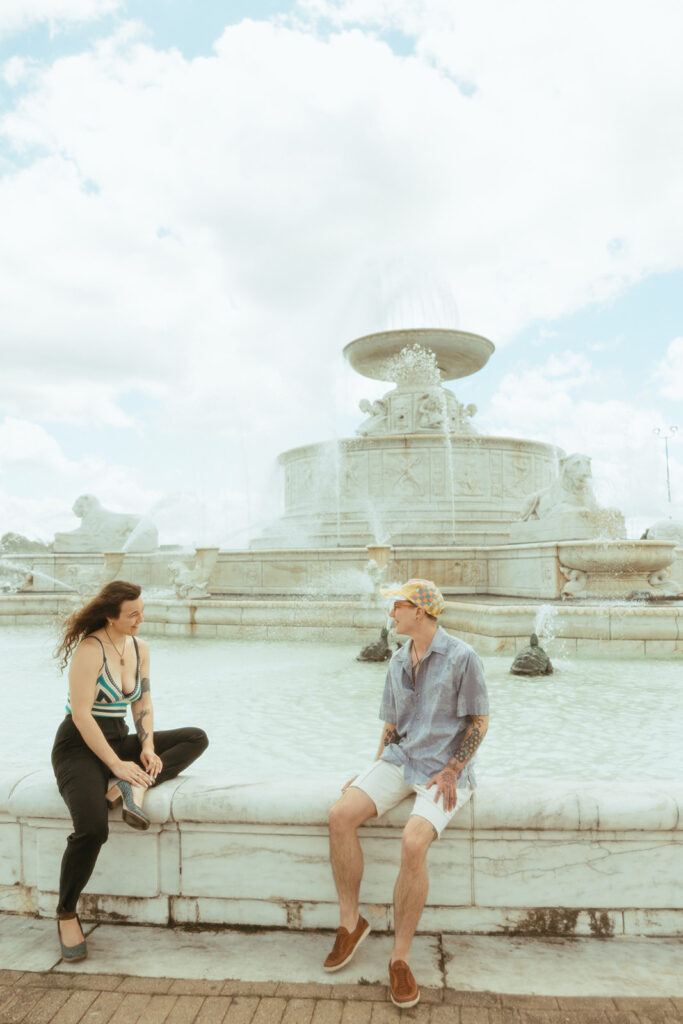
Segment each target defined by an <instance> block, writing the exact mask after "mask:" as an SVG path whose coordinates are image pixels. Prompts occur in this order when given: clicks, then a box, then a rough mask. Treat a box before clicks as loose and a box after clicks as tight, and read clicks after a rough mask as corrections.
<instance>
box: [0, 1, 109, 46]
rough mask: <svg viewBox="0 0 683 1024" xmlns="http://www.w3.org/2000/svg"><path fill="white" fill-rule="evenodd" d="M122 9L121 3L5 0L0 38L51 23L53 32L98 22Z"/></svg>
mask: <svg viewBox="0 0 683 1024" xmlns="http://www.w3.org/2000/svg"><path fill="white" fill-rule="evenodd" d="M121 7H122V0H2V5H0V38H1V37H2V36H3V35H12V34H13V33H16V32H21V31H23V30H24V29H27V28H29V27H30V26H31V25H33V24H35V23H36V22H48V24H49V25H50V27H51V28H52V29H55V28H56V27H57V26H59V25H60V24H62V23H64V22H84V21H95V20H97V19H98V18H101V17H103V15H105V14H111V13H112V11H117V10H119V9H120V8H121Z"/></svg>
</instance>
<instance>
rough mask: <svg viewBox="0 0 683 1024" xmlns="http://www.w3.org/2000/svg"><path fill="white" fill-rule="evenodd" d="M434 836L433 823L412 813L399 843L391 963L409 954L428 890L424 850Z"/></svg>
mask: <svg viewBox="0 0 683 1024" xmlns="http://www.w3.org/2000/svg"><path fill="white" fill-rule="evenodd" d="M435 838H436V831H435V829H434V826H433V825H432V823H431V822H430V821H427V819H426V818H421V817H419V815H417V814H414V815H411V817H410V818H408V823H407V825H406V827H405V828H404V829H403V838H402V842H401V870H400V871H399V873H398V878H397V879H396V885H395V886H394V948H393V950H392V951H391V962H392V963H393V962H394V960H405V962H406V963H408V960H409V957H410V944H411V942H412V941H413V936H414V934H415V931H416V929H417V925H418V922H419V920H420V917H421V915H422V911H423V909H424V905H425V901H426V899H427V891H428V889H429V876H428V874H427V852H428V850H429V847H430V846H431V845H432V842H433V841H434V839H435Z"/></svg>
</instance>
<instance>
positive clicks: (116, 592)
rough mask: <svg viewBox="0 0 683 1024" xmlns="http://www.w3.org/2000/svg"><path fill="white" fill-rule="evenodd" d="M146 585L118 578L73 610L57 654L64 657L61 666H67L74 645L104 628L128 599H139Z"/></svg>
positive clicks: (66, 623)
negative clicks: (86, 602)
mask: <svg viewBox="0 0 683 1024" xmlns="http://www.w3.org/2000/svg"><path fill="white" fill-rule="evenodd" d="M141 593H142V588H141V587H139V586H138V585H137V583H126V581H125V580H114V581H113V582H112V583H107V585H106V586H105V587H102V589H101V590H100V592H99V594H98V595H97V597H93V599H92V601H89V602H88V604H86V605H84V606H83V607H82V608H79V609H78V611H75V612H73V614H72V615H70V616H69V617H68V619H65V620H64V627H63V628H64V634H63V636H62V642H61V643H60V645H59V647H58V648H57V650H56V651H55V658H59V659H60V667H61V668H62V669H65V668H66V665H67V662H68V661H69V658H70V657H71V652H72V651H73V649H74V647H77V646H78V644H79V643H80V642H81V640H82V639H83V637H85V636H88V634H89V633H94V632H95V630H96V629H102V628H103V627H104V626H106V625H107V619H118V617H119V613H120V611H121V605H122V604H123V602H124V601H136V600H137V599H138V597H139V596H140V594H141Z"/></svg>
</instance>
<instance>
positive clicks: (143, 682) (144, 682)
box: [140, 676, 151, 695]
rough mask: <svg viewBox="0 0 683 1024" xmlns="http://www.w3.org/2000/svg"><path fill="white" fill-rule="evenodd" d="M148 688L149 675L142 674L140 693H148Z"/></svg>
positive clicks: (149, 687) (149, 688)
mask: <svg viewBox="0 0 683 1024" xmlns="http://www.w3.org/2000/svg"><path fill="white" fill-rule="evenodd" d="M150 690H151V686H150V684H149V677H148V676H143V677H142V679H141V681H140V694H141V695H142V694H143V693H149V691H150Z"/></svg>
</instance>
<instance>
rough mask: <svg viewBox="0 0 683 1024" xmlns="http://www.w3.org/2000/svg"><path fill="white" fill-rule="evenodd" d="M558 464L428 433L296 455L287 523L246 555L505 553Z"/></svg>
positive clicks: (288, 466) (534, 452) (502, 440)
mask: <svg viewBox="0 0 683 1024" xmlns="http://www.w3.org/2000/svg"><path fill="white" fill-rule="evenodd" d="M558 454H561V453H560V452H559V449H557V448H555V447H554V446H553V445H550V444H544V443H541V442H537V441H523V440H519V439H516V438H508V437H479V436H469V435H450V436H448V437H447V436H444V435H443V434H426V433H425V434H407V435H406V434H403V435H384V436H379V437H378V436H372V437H359V438H353V439H347V440H343V441H340V442H326V443H321V444H311V445H304V446H303V447H301V448H293V449H291V450H290V451H288V452H284V453H283V454H282V455H281V456H280V459H279V461H280V465H281V466H282V467H283V468H284V472H285V514H284V516H283V517H282V519H281V520H279V521H278V522H277V523H275V524H274V525H273V526H272V527H271V528H270V529H268V530H267V531H266V532H264V534H263V535H262V536H261V537H260V538H259V539H258V540H257V541H254V542H252V544H251V547H252V548H253V549H259V548H273V547H275V548H296V547H313V548H316V547H358V546H364V545H366V544H373V543H390V544H393V545H394V546H397V545H398V546H403V545H417V544H419V545H426V546H439V545H442V544H452V543H454V542H457V543H458V544H465V545H469V544H472V545H479V544H504V543H506V541H507V540H508V534H509V526H510V523H512V522H513V521H514V520H515V519H516V518H517V517H518V516H519V509H520V506H521V504H522V502H523V500H524V497H525V495H527V494H528V493H529V492H530V491H533V490H535V489H540V488H542V487H544V486H545V485H547V484H548V483H549V481H550V480H551V478H552V475H553V470H554V467H555V465H556V463H557V458H558Z"/></svg>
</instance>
